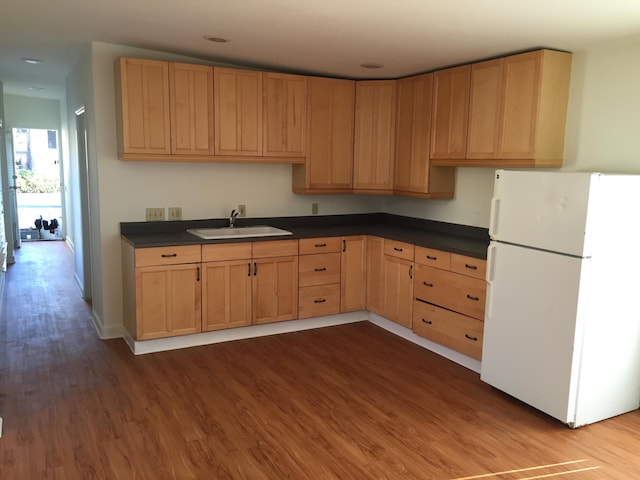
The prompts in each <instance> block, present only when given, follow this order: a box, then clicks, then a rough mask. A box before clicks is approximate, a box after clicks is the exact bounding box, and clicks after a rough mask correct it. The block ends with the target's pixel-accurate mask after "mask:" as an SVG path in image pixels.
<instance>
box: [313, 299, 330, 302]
mask: <svg viewBox="0 0 640 480" xmlns="http://www.w3.org/2000/svg"><path fill="white" fill-rule="evenodd" d="M326 301H327V299H326V298H319V299H317V300H314V301H313V303H324V302H326Z"/></svg>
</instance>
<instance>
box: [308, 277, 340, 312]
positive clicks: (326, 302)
mask: <svg viewBox="0 0 640 480" xmlns="http://www.w3.org/2000/svg"><path fill="white" fill-rule="evenodd" d="M339 312H340V284H337V283H336V284H333V285H316V286H314V287H302V288H300V289H299V290H298V318H311V317H320V316H323V315H333V314H336V313H339Z"/></svg>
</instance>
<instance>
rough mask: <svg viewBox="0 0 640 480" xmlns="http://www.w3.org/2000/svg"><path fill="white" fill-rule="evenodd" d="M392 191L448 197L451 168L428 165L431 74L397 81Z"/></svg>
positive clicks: (452, 185) (451, 188) (452, 183)
mask: <svg viewBox="0 0 640 480" xmlns="http://www.w3.org/2000/svg"><path fill="white" fill-rule="evenodd" d="M397 85H398V95H397V121H396V144H395V168H394V182H393V193H394V194H396V195H404V196H412V197H421V198H451V197H453V191H454V188H455V170H454V169H453V168H449V167H438V168H435V167H432V166H431V162H430V159H429V152H430V144H431V118H432V90H433V74H431V73H428V74H425V75H418V76H415V77H409V78H404V79H401V80H398V82H397Z"/></svg>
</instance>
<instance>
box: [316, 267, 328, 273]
mask: <svg viewBox="0 0 640 480" xmlns="http://www.w3.org/2000/svg"><path fill="white" fill-rule="evenodd" d="M326 269H327V267H322V268H316V269H315V271H316V272H324V271H325V270H326Z"/></svg>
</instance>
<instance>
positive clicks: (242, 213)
mask: <svg viewBox="0 0 640 480" xmlns="http://www.w3.org/2000/svg"><path fill="white" fill-rule="evenodd" d="M238 216H240V217H246V216H247V206H246V205H238Z"/></svg>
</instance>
